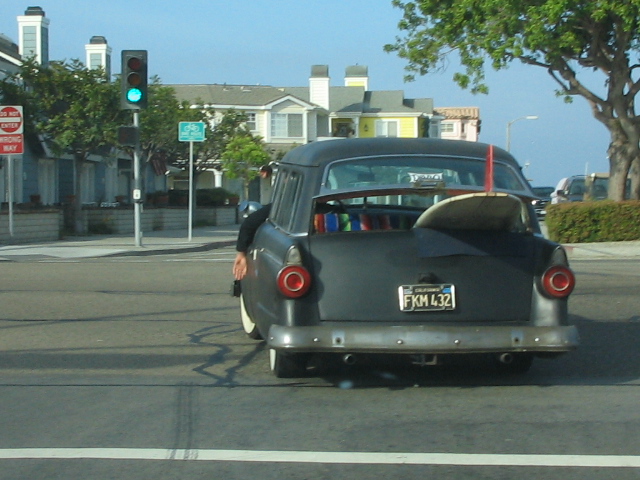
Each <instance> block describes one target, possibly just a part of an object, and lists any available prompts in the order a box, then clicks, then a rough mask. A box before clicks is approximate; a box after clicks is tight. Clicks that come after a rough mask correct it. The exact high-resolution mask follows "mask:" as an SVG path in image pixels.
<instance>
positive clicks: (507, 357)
mask: <svg viewBox="0 0 640 480" xmlns="http://www.w3.org/2000/svg"><path fill="white" fill-rule="evenodd" d="M498 360H499V361H500V363H503V364H505V365H509V364H510V363H512V362H513V354H511V353H502V354H500V355H499V356H498Z"/></svg>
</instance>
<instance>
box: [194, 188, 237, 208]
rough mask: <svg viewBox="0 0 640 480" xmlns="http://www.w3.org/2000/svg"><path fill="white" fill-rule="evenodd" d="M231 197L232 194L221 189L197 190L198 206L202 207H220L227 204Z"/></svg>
mask: <svg viewBox="0 0 640 480" xmlns="http://www.w3.org/2000/svg"><path fill="white" fill-rule="evenodd" d="M229 195H231V194H230V193H229V192H228V191H227V190H225V189H224V188H221V187H216V188H202V189H200V190H196V205H198V206H200V207H219V206H221V205H224V204H225V203H226V200H227V198H229Z"/></svg>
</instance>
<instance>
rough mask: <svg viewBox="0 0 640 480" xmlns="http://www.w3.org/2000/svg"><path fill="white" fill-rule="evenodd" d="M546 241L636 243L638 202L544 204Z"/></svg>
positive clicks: (639, 216) (639, 218) (639, 222)
mask: <svg viewBox="0 0 640 480" xmlns="http://www.w3.org/2000/svg"><path fill="white" fill-rule="evenodd" d="M545 224H546V226H547V231H548V235H549V238H550V239H551V240H554V241H556V242H560V243H590V242H619V241H625V240H640V202H639V201H626V202H613V201H609V200H603V201H599V202H573V203H560V204H557V205H547V216H546V217H545Z"/></svg>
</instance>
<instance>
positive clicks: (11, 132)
mask: <svg viewBox="0 0 640 480" xmlns="http://www.w3.org/2000/svg"><path fill="white" fill-rule="evenodd" d="M23 131H24V116H23V111H22V106H19V105H16V106H14V105H6V106H0V155H19V154H21V153H24V135H23V133H22V132H23Z"/></svg>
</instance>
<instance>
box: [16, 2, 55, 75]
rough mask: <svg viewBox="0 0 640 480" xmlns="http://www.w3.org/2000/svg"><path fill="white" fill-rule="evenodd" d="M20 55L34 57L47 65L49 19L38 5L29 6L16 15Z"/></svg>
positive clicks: (41, 63)
mask: <svg viewBox="0 0 640 480" xmlns="http://www.w3.org/2000/svg"><path fill="white" fill-rule="evenodd" d="M18 30H19V40H18V45H19V48H20V55H21V56H22V58H25V59H26V58H35V60H36V62H38V63H39V64H40V65H42V66H45V67H46V66H47V65H49V19H48V18H46V17H45V14H44V10H42V8H40V7H29V8H27V10H26V11H25V12H24V15H20V16H18Z"/></svg>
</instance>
